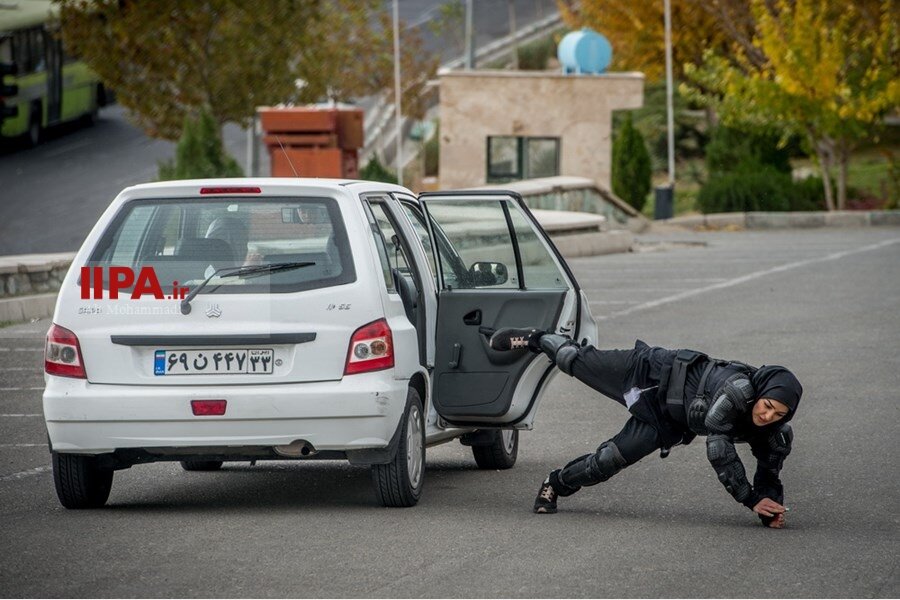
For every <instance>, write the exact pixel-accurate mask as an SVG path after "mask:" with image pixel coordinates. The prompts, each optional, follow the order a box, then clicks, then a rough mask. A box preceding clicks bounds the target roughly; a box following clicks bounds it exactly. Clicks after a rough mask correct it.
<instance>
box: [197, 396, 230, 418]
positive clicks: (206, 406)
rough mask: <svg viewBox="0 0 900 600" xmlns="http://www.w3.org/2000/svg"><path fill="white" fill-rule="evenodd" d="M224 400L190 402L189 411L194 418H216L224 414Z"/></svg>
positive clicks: (225, 402)
mask: <svg viewBox="0 0 900 600" xmlns="http://www.w3.org/2000/svg"><path fill="white" fill-rule="evenodd" d="M227 404H228V402H227V401H226V400H191V410H192V411H194V416H196V417H216V416H221V415H224V414H225V406H226V405H227Z"/></svg>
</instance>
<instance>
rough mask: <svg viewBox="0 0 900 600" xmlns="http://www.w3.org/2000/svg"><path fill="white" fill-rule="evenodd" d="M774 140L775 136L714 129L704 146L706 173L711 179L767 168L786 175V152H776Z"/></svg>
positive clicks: (788, 164) (786, 150)
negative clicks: (752, 169) (756, 168)
mask: <svg viewBox="0 0 900 600" xmlns="http://www.w3.org/2000/svg"><path fill="white" fill-rule="evenodd" d="M778 140H779V136H778V134H777V133H775V132H751V131H740V130H738V129H732V128H730V127H723V126H719V127H716V128H715V129H714V130H713V132H712V135H711V136H710V139H709V143H708V144H706V170H707V172H709V173H710V175H712V174H716V173H728V172H731V171H735V170H740V169H742V168H744V166H749V165H764V166H765V165H768V166H770V167H773V168H774V169H776V170H778V171H781V172H782V173H790V172H791V162H790V151H789V150H788V149H787V148H779V147H778Z"/></svg>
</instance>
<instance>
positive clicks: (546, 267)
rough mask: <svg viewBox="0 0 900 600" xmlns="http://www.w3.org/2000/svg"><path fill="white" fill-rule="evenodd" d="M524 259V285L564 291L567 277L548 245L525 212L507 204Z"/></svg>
mask: <svg viewBox="0 0 900 600" xmlns="http://www.w3.org/2000/svg"><path fill="white" fill-rule="evenodd" d="M507 206H508V207H509V216H510V220H511V221H512V224H513V229H514V230H515V232H516V241H517V242H518V244H519V254H520V256H521V257H522V274H523V277H524V278H525V282H524V285H525V287H526V288H528V289H530V290H564V289H567V288H568V287H569V286H568V284H567V283H566V277H565V275H564V274H563V272H562V270H561V269H560V267H559V265H558V264H557V262H556V260H555V259H554V257H553V255H552V254H551V251H550V249H549V248H548V247H547V245H546V243H545V242H544V241H543V240H542V239H541V238H540V237H539V236H538V234H537V231H535V229H534V225H532V223H531V221H530V220H529V219H528V217H527V216H526V215H525V211H523V210H522V208H521V207H520V206H518V205H517V204H515V203H513V202H509V203H507Z"/></svg>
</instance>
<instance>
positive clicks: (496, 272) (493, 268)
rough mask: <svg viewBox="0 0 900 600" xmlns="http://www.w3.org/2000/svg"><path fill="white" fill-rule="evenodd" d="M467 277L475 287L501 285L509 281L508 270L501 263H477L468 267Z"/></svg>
mask: <svg viewBox="0 0 900 600" xmlns="http://www.w3.org/2000/svg"><path fill="white" fill-rule="evenodd" d="M469 277H470V278H471V282H472V285H473V286H475V287H480V286H485V285H488V286H489V285H502V284H504V283H506V282H507V281H508V280H509V270H508V269H507V268H506V265H504V264H503V263H498V262H489V261H483V262H477V263H474V264H473V265H472V266H471V267H469Z"/></svg>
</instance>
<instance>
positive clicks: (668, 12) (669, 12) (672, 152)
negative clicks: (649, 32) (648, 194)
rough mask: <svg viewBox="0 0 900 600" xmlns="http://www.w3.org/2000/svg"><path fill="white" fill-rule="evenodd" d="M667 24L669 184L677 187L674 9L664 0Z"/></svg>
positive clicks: (667, 0)
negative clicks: (673, 75)
mask: <svg viewBox="0 0 900 600" xmlns="http://www.w3.org/2000/svg"><path fill="white" fill-rule="evenodd" d="M664 3H665V4H664V6H665V24H666V121H667V125H668V129H669V186H670V187H672V188H673V189H674V187H675V111H674V109H673V108H672V9H671V6H670V5H669V0H664Z"/></svg>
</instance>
